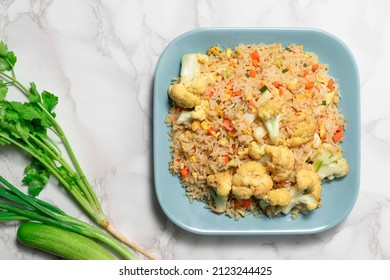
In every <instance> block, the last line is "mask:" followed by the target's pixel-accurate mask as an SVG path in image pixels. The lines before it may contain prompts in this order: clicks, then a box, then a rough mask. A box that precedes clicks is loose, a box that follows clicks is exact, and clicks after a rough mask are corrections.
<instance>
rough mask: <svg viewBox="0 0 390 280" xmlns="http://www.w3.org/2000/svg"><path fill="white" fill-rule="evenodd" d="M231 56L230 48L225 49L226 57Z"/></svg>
mask: <svg viewBox="0 0 390 280" xmlns="http://www.w3.org/2000/svg"><path fill="white" fill-rule="evenodd" d="M231 56H232V49H231V48H227V49H226V57H227V58H230V57H231Z"/></svg>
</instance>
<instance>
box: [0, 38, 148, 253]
mask: <svg viewBox="0 0 390 280" xmlns="http://www.w3.org/2000/svg"><path fill="white" fill-rule="evenodd" d="M16 61H17V58H16V56H15V54H14V53H13V52H12V51H9V50H8V47H7V45H6V44H5V43H4V42H0V146H1V145H13V146H15V147H17V148H19V149H20V150H22V151H24V152H26V153H27V154H29V155H30V156H31V164H29V165H28V166H27V167H26V168H25V169H24V178H23V180H22V182H23V183H24V184H25V185H27V186H28V192H29V194H30V195H31V196H37V195H39V193H40V192H41V191H42V190H43V189H44V187H45V186H46V184H47V182H48V181H49V178H50V176H51V175H54V176H55V177H56V178H57V179H58V181H59V182H60V184H61V185H62V186H63V187H64V188H65V189H66V190H67V192H68V193H69V194H70V196H71V197H72V198H73V199H74V200H75V201H76V202H77V203H78V204H79V205H80V206H81V207H82V209H84V211H85V212H86V213H87V214H88V215H89V216H90V217H91V218H92V220H93V221H95V222H96V223H97V224H98V225H100V226H102V227H103V228H104V229H106V230H107V231H108V232H110V233H111V234H112V235H113V236H115V237H116V238H118V239H119V240H121V241H122V242H124V243H126V244H127V245H128V246H129V247H131V248H132V249H134V250H137V251H140V252H141V253H143V254H144V255H146V256H147V257H150V256H149V255H148V253H147V252H146V251H144V250H143V249H142V248H139V247H138V246H136V245H135V244H134V243H132V242H130V241H128V240H127V239H126V238H125V237H124V236H123V235H121V234H120V233H119V232H117V231H116V230H115V229H114V228H113V227H112V226H111V225H110V223H109V221H108V219H107V217H106V215H105V213H104V212H103V210H102V207H101V204H100V202H99V200H98V198H97V196H96V194H95V192H94V190H93V188H92V186H91V184H90V183H89V181H88V179H87V177H86V176H85V174H84V172H83V170H82V168H81V166H80V164H79V162H78V160H77V158H76V156H75V154H74V151H73V149H72V147H71V145H70V143H69V141H68V139H67V137H66V135H65V133H64V131H63V129H62V128H61V126H60V124H59V123H58V122H57V121H56V114H55V113H54V111H53V110H54V109H55V107H56V106H57V105H58V97H57V96H55V95H54V94H53V93H50V92H48V91H45V90H44V91H41V92H40V91H39V90H38V88H37V86H36V84H35V83H34V82H30V83H29V85H28V86H26V85H24V84H23V83H22V82H20V81H19V80H18V79H17V78H16V74H15V70H14V66H15V63H16ZM11 90H16V91H18V92H20V93H22V94H23V95H24V96H25V97H26V100H25V101H24V102H20V101H15V100H9V98H8V97H9V96H10V94H9V91H11ZM12 95H13V96H14V94H12ZM57 143H60V145H58V144H57ZM60 146H61V147H62V149H61V148H60ZM65 155H67V157H66V156H65Z"/></svg>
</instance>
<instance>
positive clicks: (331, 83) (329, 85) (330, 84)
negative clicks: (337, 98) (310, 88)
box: [326, 80, 334, 90]
mask: <svg viewBox="0 0 390 280" xmlns="http://www.w3.org/2000/svg"><path fill="white" fill-rule="evenodd" d="M326 87H327V88H328V89H330V90H333V89H334V84H333V80H329V81H328V85H327V86H326Z"/></svg>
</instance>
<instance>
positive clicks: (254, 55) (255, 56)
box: [250, 51, 260, 60]
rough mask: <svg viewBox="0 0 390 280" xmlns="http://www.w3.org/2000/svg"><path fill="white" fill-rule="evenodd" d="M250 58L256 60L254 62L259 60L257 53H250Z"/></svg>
mask: <svg viewBox="0 0 390 280" xmlns="http://www.w3.org/2000/svg"><path fill="white" fill-rule="evenodd" d="M250 56H251V58H252V59H256V60H259V59H260V55H259V53H258V52H257V51H254V52H253V53H251V54H250Z"/></svg>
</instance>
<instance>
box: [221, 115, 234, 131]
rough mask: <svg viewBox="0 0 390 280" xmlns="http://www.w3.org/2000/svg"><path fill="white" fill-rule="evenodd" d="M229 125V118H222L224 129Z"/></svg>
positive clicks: (227, 128) (230, 124)
mask: <svg viewBox="0 0 390 280" xmlns="http://www.w3.org/2000/svg"><path fill="white" fill-rule="evenodd" d="M231 126H232V122H231V120H229V119H228V118H225V119H224V120H223V127H224V128H225V129H226V130H229V129H230V127H231Z"/></svg>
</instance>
